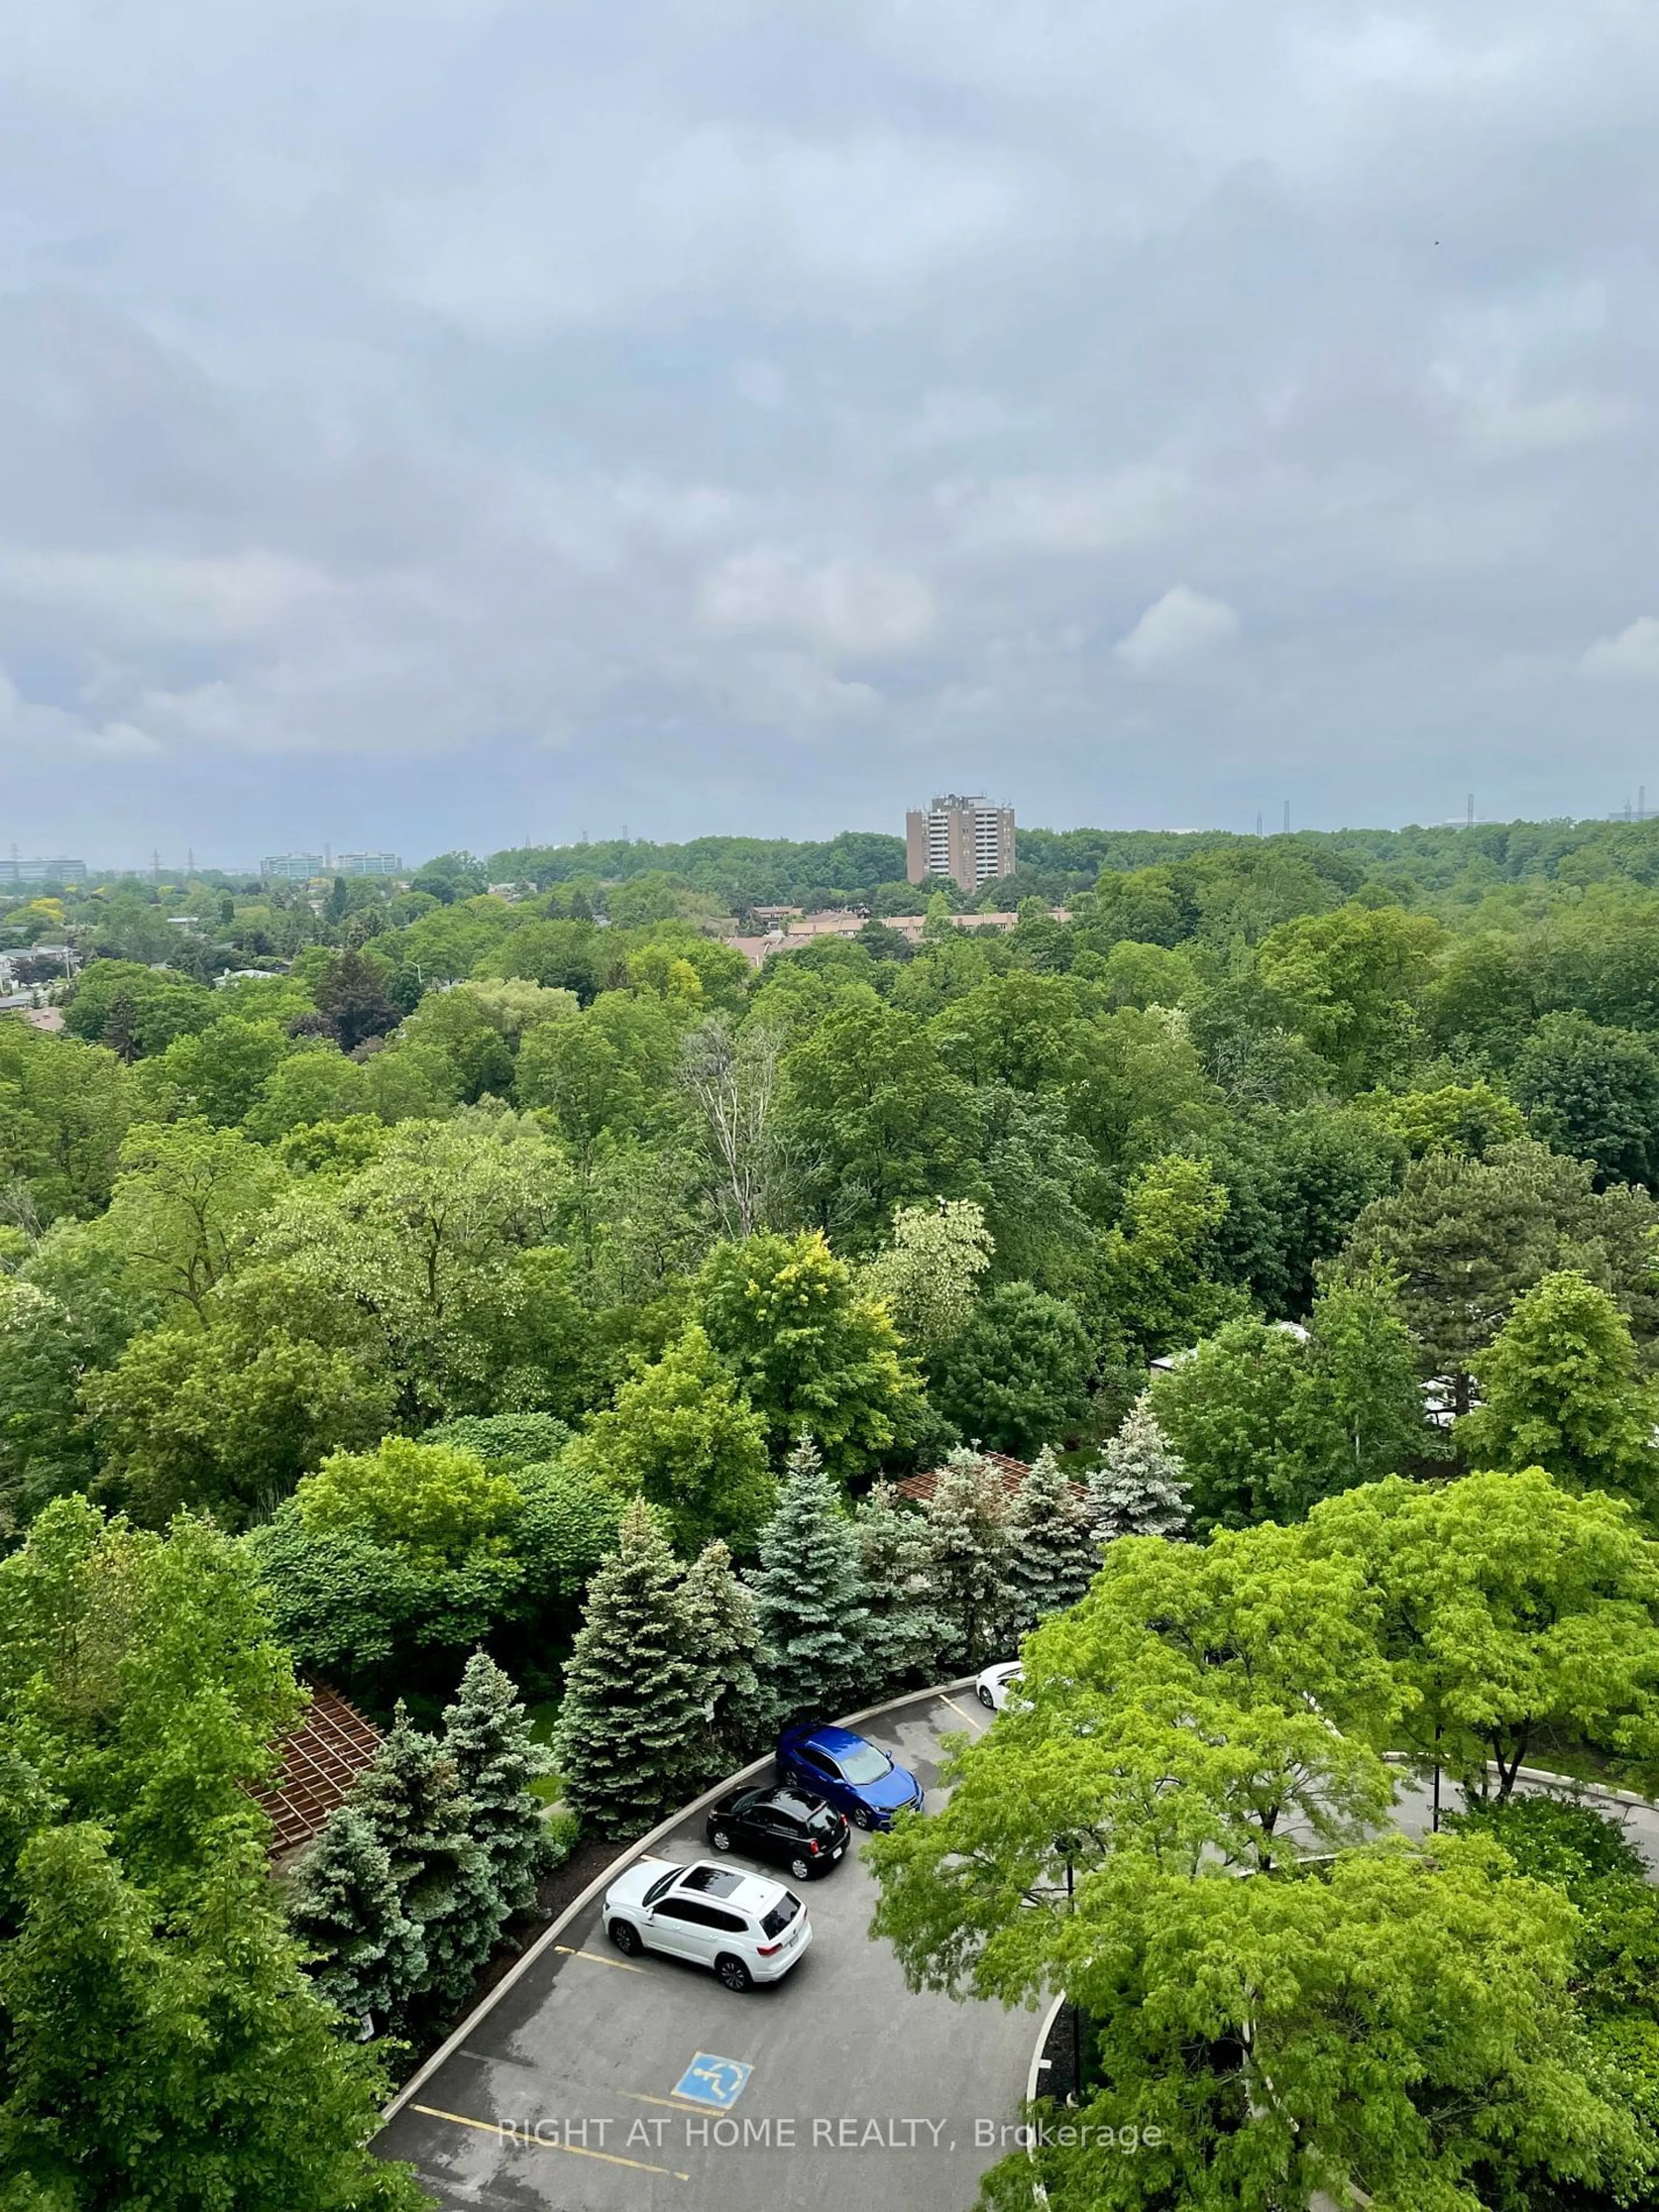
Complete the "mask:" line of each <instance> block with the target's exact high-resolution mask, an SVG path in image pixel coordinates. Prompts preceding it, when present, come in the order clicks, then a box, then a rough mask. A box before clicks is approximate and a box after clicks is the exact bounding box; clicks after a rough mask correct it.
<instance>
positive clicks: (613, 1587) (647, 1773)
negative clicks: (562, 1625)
mask: <svg viewBox="0 0 1659 2212" xmlns="http://www.w3.org/2000/svg"><path fill="white" fill-rule="evenodd" d="M683 1583H684V1574H683V1572H682V1570H681V1568H680V1566H679V1565H678V1561H677V1560H676V1559H675V1558H674V1555H673V1553H672V1552H671V1551H670V1549H669V1547H668V1541H667V1539H666V1537H665V1535H664V1534H663V1533H662V1530H661V1528H660V1527H659V1524H658V1522H657V1519H656V1516H655V1515H654V1514H653V1512H652V1510H651V1508H650V1507H649V1506H648V1505H647V1504H645V1502H644V1500H643V1499H641V1498H635V1500H634V1502H633V1503H632V1504H630V1505H629V1509H628V1510H627V1512H626V1513H625V1514H624V1515H623V1523H622V1528H621V1531H620V1534H619V1539H618V1548H617V1553H616V1554H615V1556H614V1557H613V1558H611V1559H606V1560H605V1562H604V1564H603V1565H601V1566H600V1567H599V1571H598V1572H597V1573H596V1574H595V1575H594V1577H593V1579H592V1582H591V1583H589V1585H588V1590H587V1608H586V1618H585V1620H583V1623H582V1626H581V1628H580V1630H579V1632H577V1636H576V1641H575V1645H574V1649H573V1650H572V1652H571V1655H570V1663H569V1665H568V1667H567V1668H566V1669H565V1677H564V1706H563V1710H562V1712H561V1714H560V1717H559V1729H558V1737H557V1741H556V1745H555V1755H556V1758H557V1760H558V1763H559V1771H560V1772H561V1773H562V1776H563V1777H564V1794H565V1798H566V1801H567V1802H568V1804H569V1805H570V1806H571V1808H573V1810H574V1811H575V1812H576V1813H578V1814H580V1816H581V1819H582V1821H583V1823H584V1825H585V1826H589V1827H591V1828H592V1830H593V1831H594V1832H596V1833H597V1834H599V1835H601V1836H628V1835H637V1834H638V1833H639V1832H640V1831H641V1829H643V1828H648V1827H649V1826H651V1824H652V1822H653V1820H660V1819H661V1817H662V1815H663V1814H665V1813H666V1812H668V1811H670V1810H671V1808H673V1807H674V1806H675V1805H677V1804H678V1803H679V1802H680V1801H681V1799H682V1798H683V1797H684V1796H686V1794H687V1792H688V1788H689V1786H690V1784H692V1783H694V1782H695V1781H696V1779H697V1777H698V1773H699V1767H698V1761H699V1759H700V1757H701V1755H702V1747H703V1745H704V1743H705V1741H706V1740H707V1738H706V1731H707V1726H708V1722H707V1717H706V1714H705V1711H704V1706H705V1704H706V1701H707V1700H706V1692H705V1690H704V1686H703V1678H702V1669H701V1668H700V1667H699V1666H698V1663H697V1660H696V1649H695V1645H696V1637H695V1633H694V1630H693V1626H692V1622H691V1619H690V1610H689V1607H687V1604H686V1601H685V1597H684V1589H683V1587H682V1585H683Z"/></svg>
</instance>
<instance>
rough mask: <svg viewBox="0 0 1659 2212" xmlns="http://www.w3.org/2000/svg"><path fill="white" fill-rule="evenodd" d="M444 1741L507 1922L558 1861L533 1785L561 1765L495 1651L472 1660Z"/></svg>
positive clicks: (531, 1899) (449, 1709) (448, 1712)
mask: <svg viewBox="0 0 1659 2212" xmlns="http://www.w3.org/2000/svg"><path fill="white" fill-rule="evenodd" d="M443 1741H444V1749H445V1750H446V1751H447V1753H449V1755H450V1757H451V1758H452V1759H453V1760H454V1762H455V1772H456V1775H457V1778H459V1782H460V1785H461V1789H462V1790H463V1791H464V1792H465V1796H467V1797H468V1798H469V1799H470V1800H471V1805H472V1814H471V1819H470V1820H469V1821H468V1823H467V1826H468V1829H469V1832H471V1837H472V1840H473V1842H474V1843H476V1844H480V1845H482V1847H483V1852H484V1856H485V1857H486V1858H487V1859H488V1860H489V1870H490V1875H491V1878H492V1880H493V1881H494V1883H495V1895H496V1899H497V1900H498V1902H499V1904H500V1905H501V1917H502V1918H503V1919H506V1918H507V1917H508V1915H510V1914H512V1913H514V1912H523V1911H526V1910H527V1908H528V1907H529V1906H531V1905H533V1904H534V1903H535V1902H536V1884H537V1882H538V1881H539V1880H540V1879H541V1877H542V1875H544V1874H545V1873H547V1872H548V1870H549V1869H550V1867H551V1865H552V1863H553V1854H552V1852H551V1850H550V1849H549V1846H548V1841H547V1819H546V1811H545V1808H544V1806H543V1803H542V1801H541V1799H540V1798H539V1797H537V1796H534V1795H532V1792H531V1790H529V1788H528V1787H527V1786H526V1785H527V1784H530V1783H532V1782H533V1781H535V1780H536V1779H537V1778H538V1777H539V1776H541V1775H544V1774H547V1773H550V1772H551V1771H552V1765H553V1762H552V1760H551V1759H550V1757H549V1756H548V1754H547V1753H546V1752H545V1751H544V1749H543V1747H541V1745H540V1744H538V1742H537V1741H536V1740H535V1738H534V1737H533V1736H532V1735H531V1733H530V1723H529V1721H528V1720H527V1719H526V1717H525V1710H524V1707H523V1705H521V1704H520V1701H519V1693H518V1691H517V1688H516V1687H515V1686H514V1684H513V1680H512V1679H511V1677H510V1676H508V1675H507V1674H503V1673H502V1671H501V1668H499V1667H498V1666H497V1665H496V1664H495V1661H494V1660H493V1659H492V1658H490V1657H489V1654H488V1653H487V1652H483V1651H475V1652H474V1653H473V1655H472V1656H471V1658H470V1659H469V1660H468V1661H467V1662H466V1666H465V1669H464V1671H463V1673H462V1675H461V1686H460V1693H459V1697H458V1698H457V1699H456V1701H455V1703H454V1704H453V1705H447V1706H446V1707H445V1709H444V1739H443Z"/></svg>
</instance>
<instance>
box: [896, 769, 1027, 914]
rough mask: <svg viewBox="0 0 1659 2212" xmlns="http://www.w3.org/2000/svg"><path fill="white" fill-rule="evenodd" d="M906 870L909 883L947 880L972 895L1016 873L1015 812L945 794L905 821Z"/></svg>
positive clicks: (952, 793) (981, 800)
mask: <svg viewBox="0 0 1659 2212" xmlns="http://www.w3.org/2000/svg"><path fill="white" fill-rule="evenodd" d="M904 844H905V863H906V865H905V872H906V874H907V875H908V877H909V878H910V881H911V882H912V883H913V884H919V883H921V881H922V880H923V878H926V877H927V876H949V877H951V879H952V880H953V881H954V882H956V883H957V884H960V885H961V887H962V889H963V890H964V891H967V892H969V894H970V895H971V894H972V893H973V892H975V891H976V890H979V889H980V887H981V885H982V884H989V883H994V882H995V880H996V879H997V878H998V877H999V876H1012V873H1013V872H1014V810H1013V808H1012V806H993V805H991V803H990V801H989V800H988V799H964V798H963V796H962V795H961V794H960V793H957V792H954V791H952V792H947V793H946V794H945V797H944V798H943V799H935V800H934V801H933V805H931V806H929V807H927V808H926V809H924V808H922V807H920V806H913V807H912V808H911V809H910V811H909V812H908V814H907V815H906V816H905V817H904Z"/></svg>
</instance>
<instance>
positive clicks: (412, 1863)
mask: <svg viewBox="0 0 1659 2212" xmlns="http://www.w3.org/2000/svg"><path fill="white" fill-rule="evenodd" d="M353 1798H354V1802H355V1803H356V1808H357V1809H358V1810H359V1811H360V1812H361V1813H362V1815H363V1817H364V1818H365V1820H367V1821H368V1826H369V1827H370V1829H371V1830H372V1831H373V1832H374V1837H375V1839H376V1840H377V1842H379V1843H380V1844H381V1846H382V1847H383V1848H384V1850H386V1853H387V1855H388V1857H390V1859H391V1862H392V1880H393V1881H395V1882H396V1884H397V1886H398V1893H399V1894H400V1895H401V1897H402V1899H403V1906H404V1912H405V1914H406V1915H407V1916H408V1917H409V1918H410V1920H412V1921H413V1922H414V1923H415V1925H416V1928H417V1929H419V1931H420V1936H421V1941H422V1944H423V1945H424V1947H425V1950H426V1969H425V1972H423V1973H422V1977H421V1979H420V1981H419V1983H418V1984H416V1990H415V1994H416V1996H431V1997H433V1998H435V1999H436V2000H438V2001H440V2002H447V2003H454V2002H459V1999H460V1998H462V1997H464V1996H465V1995H466V1993H467V1991H468V1990H469V1989H470V1988H471V1984H472V1980H473V1978H474V1976H475V1975H476V1974H477V1971H478V1969H479V1967H480V1966H483V1962H484V1960H486V1959H487V1958H488V1957H489V1954H490V1952H491V1950H492V1949H493V1948H494V1947H495V1938H496V1936H498V1935H499V1934H500V1933H501V1922H502V1920H503V1919H504V1918H505V1917H506V1915H505V1913H504V1912H503V1911H502V1910H501V1902H500V1899H499V1898H498V1896H497V1894H496V1890H495V1881H494V1878H493V1876H492V1874H491V1870H490V1865H489V1858H488V1857H487V1856H486V1854H485V1852H484V1850H483V1846H482V1845H481V1844H478V1843H477V1842H475V1841H474V1839H473V1838H472V1836H471V1832H470V1822H471V1815H472V1806H471V1801H470V1800H469V1799H468V1798H467V1797H466V1796H465V1794H464V1793H463V1791H462V1789H461V1785H460V1779H459V1776H458V1775H457V1773H456V1771H455V1762H454V1760H453V1758H452V1757H451V1756H450V1754H449V1753H448V1752H447V1750H446V1749H445V1748H444V1747H443V1745H442V1744H441V1743H440V1741H438V1739H437V1737H436V1736H432V1735H427V1734H425V1732H424V1731H423V1730H422V1729H417V1728H416V1727H415V1726H414V1725H413V1724H412V1723H411V1722H410V1717H409V1714H408V1711H406V1709H405V1707H404V1703H403V1700H402V1699H398V1707H397V1711H396V1714H395V1716H394V1718H393V1721H392V1729H391V1732H390V1734H389V1735H387V1737H386V1741H385V1742H384V1743H383V1744H382V1745H381V1746H380V1751H379V1752H378V1753H377V1754H376V1756H375V1759H374V1765H372V1766H370V1767H368V1769H367V1770H366V1771H364V1772H363V1773H362V1775H360V1776H359V1778H358V1780H357V1786H356V1790H355V1791H354V1793H353Z"/></svg>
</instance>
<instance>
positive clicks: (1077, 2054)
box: [1066, 1842, 1083, 2105]
mask: <svg viewBox="0 0 1659 2212" xmlns="http://www.w3.org/2000/svg"><path fill="white" fill-rule="evenodd" d="M1066 1912H1067V1913H1068V1914H1069V1915H1071V1916H1072V1917H1075V1916H1076V1913H1077V1893H1076V1889H1075V1886H1074V1884H1073V1879H1072V1847H1071V1844H1070V1843H1069V1842H1068V1843H1067V1844H1066ZM1070 2002H1071V2008H1072V2102H1073V2104H1074V2105H1080V2104H1081V2103H1082V2102H1083V2021H1082V2017H1081V2015H1079V2011H1078V2002H1077V1999H1076V1998H1075V1997H1073V1998H1072V1999H1071V2000H1070Z"/></svg>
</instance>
